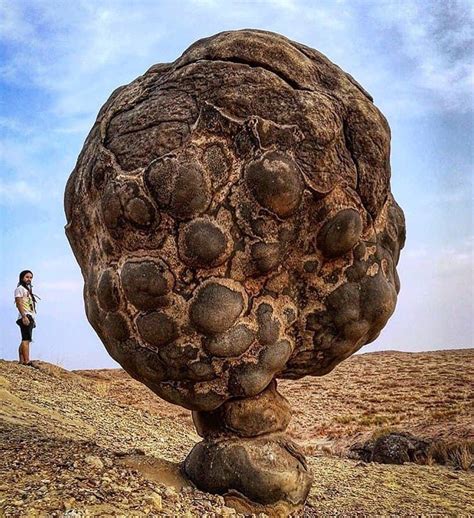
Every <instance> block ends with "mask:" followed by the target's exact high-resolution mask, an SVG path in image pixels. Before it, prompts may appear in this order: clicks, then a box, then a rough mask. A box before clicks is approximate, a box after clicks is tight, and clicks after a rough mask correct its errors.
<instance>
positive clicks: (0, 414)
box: [0, 349, 474, 517]
mask: <svg viewBox="0 0 474 518" xmlns="http://www.w3.org/2000/svg"><path fill="white" fill-rule="evenodd" d="M473 373H474V350H472V349H466V350H459V351H440V352H433V353H417V354H413V353H398V352H384V353H376V354H364V355H357V356H355V357H353V358H351V359H349V360H347V361H346V362H344V363H343V364H341V365H340V366H339V367H338V368H336V369H335V371H333V372H332V373H331V374H329V375H327V376H325V377H323V378H305V379H303V380H299V381H291V382H290V381H281V382H280V384H279V387H280V390H281V392H282V393H283V394H284V395H285V396H286V397H287V398H288V399H289V400H290V402H291V403H292V404H293V408H294V417H293V420H292V423H291V425H290V430H289V431H290V434H291V435H292V436H293V438H294V439H295V440H297V441H298V442H299V443H300V444H301V445H302V446H303V448H304V450H305V453H306V455H307V459H308V462H309V464H310V466H311V469H312V471H313V474H314V483H313V488H312V490H311V493H310V495H309V498H308V502H307V505H306V506H305V508H304V510H302V512H301V513H299V515H300V516H307V517H310V516H367V515H372V516H375V515H377V516H380V515H385V516H386V515H393V516H414V515H420V514H424V515H428V514H438V515H443V516H460V515H469V514H474V506H473V502H474V473H473V471H472V470H467V471H464V470H456V469H454V468H453V467H451V466H438V465H426V466H420V465H416V464H411V463H409V464H404V465H401V466H393V465H381V464H375V463H370V464H365V463H363V462H358V461H355V460H351V459H348V458H346V457H345V456H344V454H345V452H346V451H347V446H348V445H350V444H351V443H352V442H354V441H355V440H360V439H361V438H365V437H370V436H372V435H374V434H380V433H382V432H383V431H387V430H403V431H410V432H412V433H415V434H417V435H420V436H423V437H430V438H441V439H445V440H457V439H462V440H472V439H473V437H474V432H473V421H474V419H473V417H474V412H473V393H472V386H474V384H473V381H474V379H473V376H474V374H473ZM0 398H1V407H0V454H1V456H0V459H1V460H0V515H2V514H3V515H4V516H127V517H128V516H184V517H193V516H196V517H197V516H199V517H204V516H207V517H212V516H236V514H235V512H234V511H233V509H230V508H228V507H227V506H225V502H224V500H223V499H222V498H221V497H220V496H216V495H209V494H207V493H202V492H200V491H197V490H196V489H195V488H192V487H190V486H189V483H188V482H187V481H186V480H184V479H183V478H182V477H181V475H180V472H179V462H181V461H182V460H183V459H184V457H185V456H186V454H187V452H189V450H190V449H191V447H192V445H193V444H194V443H195V442H196V441H198V440H199V437H198V436H197V435H196V433H195V431H194V428H193V426H192V421H191V418H190V413H189V412H188V411H185V410H183V409H181V408H179V407H176V406H173V405H170V404H168V403H166V402H164V401H162V400H160V399H158V398H157V397H155V396H154V395H153V394H152V393H151V392H150V391H148V389H146V388H145V387H144V386H142V385H141V384H139V383H137V382H136V381H134V380H132V379H131V378H129V377H128V375H127V374H126V373H124V372H123V371H121V370H95V371H77V372H69V371H66V370H64V369H61V368H59V367H56V366H53V365H49V364H45V363H41V362H36V363H35V366H34V367H24V366H20V365H18V364H17V363H15V362H6V361H0Z"/></svg>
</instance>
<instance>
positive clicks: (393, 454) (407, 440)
mask: <svg viewBox="0 0 474 518" xmlns="http://www.w3.org/2000/svg"><path fill="white" fill-rule="evenodd" d="M431 445H432V443H431V441H429V440H426V439H421V438H419V437H415V436H414V435H412V434H410V433H407V432H391V433H389V434H386V435H383V436H381V437H378V438H377V439H375V440H370V441H367V442H365V443H363V444H355V445H353V446H352V447H351V454H352V456H354V457H356V458H360V459H362V460H363V461H365V462H378V463H380V464H404V463H405V462H417V463H419V464H424V463H426V461H427V458H428V455H429V450H430V447H431Z"/></svg>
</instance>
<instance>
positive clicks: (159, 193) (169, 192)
mask: <svg viewBox="0 0 474 518" xmlns="http://www.w3.org/2000/svg"><path fill="white" fill-rule="evenodd" d="M389 156H390V130H389V127H388V124H387V122H386V120H385V118H384V117H383V115H382V114H381V113H380V111H379V110H378V109H377V108H376V107H375V105H374V104H373V102H372V98H371V97H370V95H369V94H368V93H367V92H366V91H365V90H364V89H363V88H362V87H361V86H360V85H359V84H358V83H357V82H356V81H355V80H354V79H353V78H352V77H351V76H350V75H348V74H346V73H345V72H343V71H342V70H341V69H340V68H339V67H337V66H336V65H334V64H333V63H331V62H330V61H329V60H328V59H327V58H326V57H324V56H323V55H322V54H320V53H319V52H317V51H316V50H313V49H311V48H308V47H306V46H304V45H301V44H299V43H295V42H292V41H290V40H288V39H286V38H284V37H282V36H279V35H277V34H272V33H269V32H265V31H257V30H242V31H233V32H224V33H221V34H217V35H216V36H213V37H210V38H206V39H203V40H200V41H198V42H196V43H194V44H193V45H192V46H191V47H190V48H189V49H188V50H186V51H185V52H184V54H183V55H182V56H181V57H180V58H178V59H177V60H176V61H175V62H173V63H170V64H160V65H155V66H153V67H151V68H150V69H149V70H148V71H147V72H146V73H145V74H144V75H143V76H141V77H139V78H137V79H136V80H135V81H133V82H132V83H130V84H129V85H126V86H123V87H121V88H118V89H117V90H116V91H115V92H114V93H113V94H112V95H111V97H110V99H109V100H108V101H107V102H106V104H105V105H104V106H103V107H102V109H101V110H100V112H99V115H98V117H97V120H96V123H95V124H94V126H93V128H92V130H91V132H90V134H89V136H88V137H87V140H86V142H85V144H84V148H83V150H82V152H81V154H80V156H79V159H78V161H77V165H76V167H75V169H74V171H73V172H72V174H71V176H70V179H69V181H68V184H67V188H66V195H65V209H66V215H67V226H66V232H67V236H68V238H69V241H70V243H71V246H72V248H73V250H74V253H75V255H76V258H77V260H78V262H79V264H80V266H81V269H82V273H83V276H84V281H85V287H84V298H85V303H86V312H87V316H88V319H89V321H90V323H91V324H92V326H93V327H94V329H95V330H96V332H97V333H98V335H99V336H100V338H101V339H102V341H103V343H104V345H105V347H106V348H107V350H108V351H109V353H110V354H111V356H112V357H113V358H114V359H115V360H117V361H118V362H119V363H120V364H121V365H122V366H123V367H124V368H125V369H126V370H127V371H128V372H129V373H130V374H131V375H132V376H133V377H134V378H136V379H138V380H140V381H142V382H143V383H145V384H146V385H148V387H150V388H151V389H152V390H153V391H154V392H155V393H156V394H158V395H159V396H161V397H162V398H164V399H166V400H168V401H171V402H172V403H175V404H178V405H181V406H184V407H186V408H189V409H192V410H194V411H197V412H212V411H214V410H216V409H217V408H218V407H220V406H221V405H222V404H223V403H225V402H232V401H233V400H234V399H235V398H253V397H255V396H257V395H258V394H260V393H261V392H262V391H264V390H265V389H266V387H268V386H269V385H270V383H271V382H272V380H273V379H274V378H278V377H280V378H282V377H283V378H299V377H301V376H305V375H323V374H326V373H327V372H329V371H330V370H331V369H333V368H334V367H335V366H336V365H337V364H338V363H339V362H340V361H342V360H344V359H345V358H347V357H348V356H350V355H351V354H353V353H354V352H355V351H357V350H358V349H359V348H360V347H362V346H363V345H364V344H367V343H369V342H371V341H373V340H374V339H375V338H376V337H377V336H378V334H379V333H380V331H381V329H382V328H383V327H384V325H385V323H386V322H387V320H388V318H389V317H390V315H391V314H392V313H393V311H394V308H395V303H396V298H397V292H398V290H399V281H398V276H397V272H396V264H397V262H398V257H399V252H400V249H401V248H402V246H403V243H404V239H405V226H404V218H403V213H402V211H401V209H400V208H399V207H398V205H397V204H396V202H395V200H394V199H393V196H392V194H391V192H390V183H389V180H390V163H389ZM239 451H240V450H239ZM249 451H250V450H249ZM216 487H218V486H216ZM219 487H220V486H219Z"/></svg>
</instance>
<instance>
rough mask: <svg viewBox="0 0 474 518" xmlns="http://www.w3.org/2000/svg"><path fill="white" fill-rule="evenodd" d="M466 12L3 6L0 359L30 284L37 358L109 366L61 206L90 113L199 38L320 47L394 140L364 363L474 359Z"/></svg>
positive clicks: (288, 1) (144, 3) (352, 6)
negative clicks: (388, 286) (398, 229)
mask: <svg viewBox="0 0 474 518" xmlns="http://www.w3.org/2000/svg"><path fill="white" fill-rule="evenodd" d="M473 5H474V4H473V2H471V1H470V0H465V1H462V0H459V1H457V0H418V1H414V0H398V1H395V0H371V1H364V0H332V1H314V0H307V1H303V0H254V1H252V0H234V1H219V0H189V1H185V0H182V1H179V2H176V1H175V0H172V1H161V0H155V1H152V0H135V1H133V0H128V1H126V0H101V1H100V2H98V1H95V0H75V2H67V1H66V0H64V1H61V0H41V1H35V0H29V1H28V0H0V218H1V233H0V340H1V342H0V357H2V358H7V359H14V358H16V354H17V352H16V351H17V348H18V343H19V333H18V328H17V326H15V324H14V321H15V319H16V311H15V307H14V304H13V290H14V288H15V286H16V283H17V276H18V272H19V271H20V270H22V269H24V268H28V269H31V270H33V272H34V273H35V279H34V281H35V282H34V285H35V289H36V291H37V292H38V294H39V295H40V296H41V298H42V300H41V302H40V305H39V312H40V313H39V317H38V320H39V322H38V328H37V330H36V331H37V332H36V336H35V342H34V343H33V344H32V356H33V357H34V358H41V359H44V360H46V361H51V362H55V363H60V364H62V365H64V366H65V367H67V368H86V367H90V368H93V367H107V366H113V365H114V362H113V361H112V360H111V359H110V358H109V357H108V356H107V353H106V352H105V349H104V348H103V346H102V344H101V343H100V341H99V339H98V338H97V336H96V335H95V334H94V332H93V331H92V329H91V328H90V326H89V324H88V323H87V320H86V318H85V314H84V309H83V302H82V277H81V274H80V271H79V268H78V266H77V264H76V262H75V260H74V258H73V255H72V253H71V250H70V248H69V245H68V243H67V240H66V238H65V235H64V230H63V227H64V224H65V218H64V212H63V192H64V187H65V183H66V180H67V178H68V176H69V173H70V172H71V170H72V169H73V167H74V164H75V161H76V158H77V155H78V153H79V151H80V150H81V148H82V145H83V142H84V139H85V137H86V134H87V132H88V130H89V128H90V127H91V126H92V124H93V122H94V119H95V116H96V114H97V112H98V110H99V108H100V106H101V105H102V104H103V103H104V102H105V100H106V99H107V98H108V96H109V94H110V93H111V92H112V90H114V89H115V88H116V87H117V86H119V85H122V84H125V83H128V82H130V81H131V80H133V79H134V78H135V77H136V76H138V75H140V74H142V73H143V72H144V71H145V70H146V69H148V68H149V67H150V66H151V65H152V64H154V63H159V62H169V61H173V60H174V59H176V58H177V57H178V56H179V55H180V54H181V53H182V52H183V51H184V50H185V49H186V48H187V47H188V46H189V45H190V44H191V43H193V42H194V41H195V40H196V39H198V38H202V37H205V36H209V35H212V34H215V33H217V32H220V31H224V30H230V29H239V28H249V27H251V28H260V29H266V30H270V31H275V32H279V33H281V34H283V35H285V36H287V37H289V38H291V39H294V40H297V41H299V42H302V43H304V44H306V45H309V46H311V47H314V48H317V49H318V50H320V51H321V52H323V53H324V54H326V55H327V56H328V57H329V58H330V59H331V60H332V61H333V62H335V63H336V64H338V65H339V66H341V67H342V68H343V69H344V70H346V71H347V72H349V73H351V74H352V75H353V76H354V77H355V78H356V79H357V80H358V81H359V82H360V83H361V84H362V85H363V86H364V87H365V88H366V89H367V90H368V91H369V92H371V94H372V95H373V97H374V100H375V103H376V105H377V106H378V107H379V108H380V109H381V110H382V112H383V113H384V114H385V115H386V117H387V118H388V120H389V123H390V125H391V128H392V157H391V161H392V190H393V192H394V194H395V197H396V199H397V201H398V202H399V204H400V205H401V206H402V208H403V209H404V211H405V215H406V218H407V232H408V238H407V244H406V248H405V250H404V251H403V253H402V257H401V260H400V264H399V274H400V277H401V281H402V291H401V293H400V297H399V302H398V306H397V310H396V312H395V315H394V316H393V317H392V319H391V320H390V322H389V323H388V325H387V327H386V328H385V330H384V331H383V332H382V334H381V336H380V338H379V339H378V340H377V341H376V342H375V343H373V344H371V345H370V346H368V347H366V348H365V349H364V350H366V351H369V350H385V349H399V350H407V351H420V350H432V349H443V348H459V347H473V324H472V320H473V314H474V312H473V284H474V278H473V266H472V265H473V246H474V238H473V189H472V172H473V166H472V164H473V158H474V156H473V155H474V153H473V135H474V132H473V130H474V117H473V94H472V92H473V43H472V34H473V27H474V14H473V11H474V9H473Z"/></svg>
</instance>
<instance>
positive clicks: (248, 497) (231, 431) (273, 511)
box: [183, 382, 312, 516]
mask: <svg viewBox="0 0 474 518" xmlns="http://www.w3.org/2000/svg"><path fill="white" fill-rule="evenodd" d="M259 416H260V417H259ZM193 418H194V422H195V425H196V428H197V431H198V433H199V434H200V435H201V436H202V437H204V440H203V441H202V442H200V443H198V444H196V445H195V446H194V448H193V449H192V450H191V452H190V453H189V455H188V457H187V458H186V460H185V462H184V466H183V468H184V472H185V474H186V475H187V476H188V477H189V478H190V479H191V480H192V481H193V482H194V483H195V484H196V486H197V487H198V488H199V489H201V490H203V491H207V492H209V493H218V494H221V495H224V496H225V497H226V502H227V504H228V505H231V506H232V507H234V508H236V509H237V510H240V511H242V512H246V511H249V510H251V511H252V512H255V511H256V510H260V511H264V512H265V513H266V514H269V515H272V516H286V515H288V514H290V513H291V512H293V511H295V510H296V509H298V508H299V507H301V506H302V505H303V504H304V502H305V499H306V497H307V495H308V492H309V490H310V487H311V482H312V477H311V474H310V472H309V471H308V468H307V465H306V461H305V458H304V456H303V455H302V454H301V452H300V451H299V449H298V446H297V445H296V444H295V443H293V442H292V441H290V440H289V439H288V437H287V436H286V435H285V434H284V431H285V429H286V427H287V426H288V422H289V420H290V408H289V405H288V403H287V401H286V399H285V398H284V397H283V396H281V395H280V394H279V393H278V392H277V390H276V383H275V382H272V383H271V384H270V385H269V386H268V387H267V388H266V389H265V390H264V391H263V392H262V393H261V394H259V395H258V396H255V397H253V398H240V399H236V400H232V401H228V402H227V403H225V404H224V405H222V406H221V407H220V408H218V409H217V410H215V411H212V412H194V413H193ZM263 508H265V509H263Z"/></svg>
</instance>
